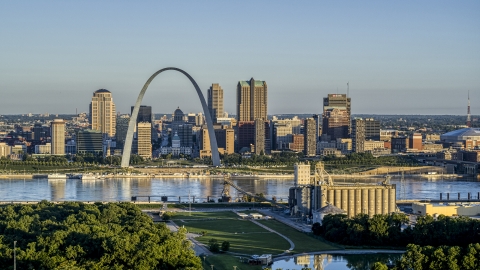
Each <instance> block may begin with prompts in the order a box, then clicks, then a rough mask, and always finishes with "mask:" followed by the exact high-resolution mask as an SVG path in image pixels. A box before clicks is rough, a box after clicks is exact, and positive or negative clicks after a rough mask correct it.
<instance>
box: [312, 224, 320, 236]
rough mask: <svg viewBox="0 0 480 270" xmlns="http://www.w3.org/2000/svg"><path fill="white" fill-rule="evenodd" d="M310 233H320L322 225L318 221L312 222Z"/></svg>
mask: <svg viewBox="0 0 480 270" xmlns="http://www.w3.org/2000/svg"><path fill="white" fill-rule="evenodd" d="M312 233H313V234H314V235H320V234H321V233H322V225H320V223H318V222H315V223H313V224H312Z"/></svg>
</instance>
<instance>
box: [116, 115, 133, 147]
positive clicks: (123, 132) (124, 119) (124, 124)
mask: <svg viewBox="0 0 480 270" xmlns="http://www.w3.org/2000/svg"><path fill="white" fill-rule="evenodd" d="M129 122H130V116H129V115H128V114H124V115H120V116H118V117H117V120H116V127H115V138H116V141H117V145H116V148H117V149H120V150H123V146H124V145H125V139H126V138H127V131H128V124H129Z"/></svg>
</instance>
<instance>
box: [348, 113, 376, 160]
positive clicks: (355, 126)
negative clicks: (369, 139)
mask: <svg viewBox="0 0 480 270" xmlns="http://www.w3.org/2000/svg"><path fill="white" fill-rule="evenodd" d="M379 135H380V133H379ZM351 136H352V151H353V152H355V153H363V152H365V140H366V138H365V120H363V119H362V118H355V119H353V120H352V134H351Z"/></svg>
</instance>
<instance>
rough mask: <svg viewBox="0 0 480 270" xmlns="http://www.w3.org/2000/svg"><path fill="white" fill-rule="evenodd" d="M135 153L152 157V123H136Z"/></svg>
mask: <svg viewBox="0 0 480 270" xmlns="http://www.w3.org/2000/svg"><path fill="white" fill-rule="evenodd" d="M137 141H138V142H137V153H138V155H139V156H141V157H143V158H146V159H151V158H152V124H151V123H148V122H140V123H138V124H137Z"/></svg>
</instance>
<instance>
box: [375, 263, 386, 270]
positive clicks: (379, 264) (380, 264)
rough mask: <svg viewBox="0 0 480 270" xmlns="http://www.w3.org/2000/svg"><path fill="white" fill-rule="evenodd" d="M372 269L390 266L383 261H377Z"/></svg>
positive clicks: (382, 269)
mask: <svg viewBox="0 0 480 270" xmlns="http://www.w3.org/2000/svg"><path fill="white" fill-rule="evenodd" d="M372 270H388V266H387V265H386V264H384V263H381V262H376V263H374V264H373V265H372Z"/></svg>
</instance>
